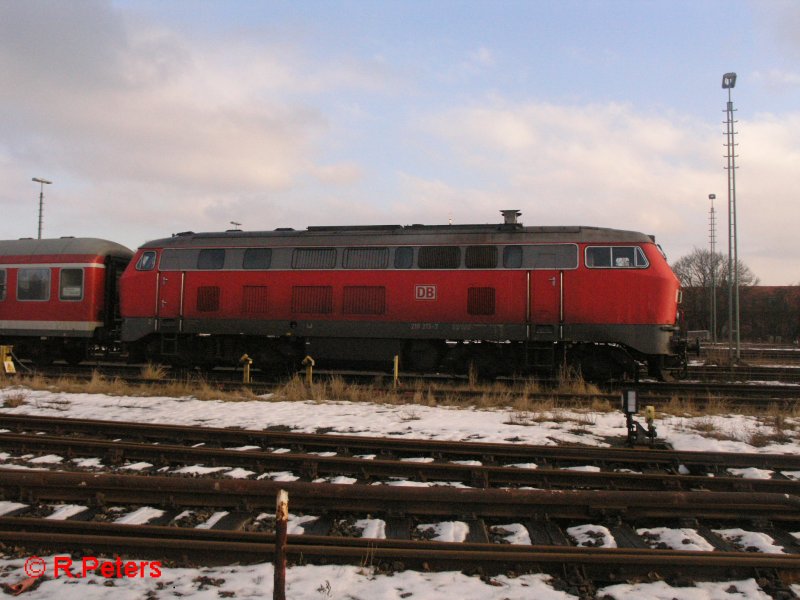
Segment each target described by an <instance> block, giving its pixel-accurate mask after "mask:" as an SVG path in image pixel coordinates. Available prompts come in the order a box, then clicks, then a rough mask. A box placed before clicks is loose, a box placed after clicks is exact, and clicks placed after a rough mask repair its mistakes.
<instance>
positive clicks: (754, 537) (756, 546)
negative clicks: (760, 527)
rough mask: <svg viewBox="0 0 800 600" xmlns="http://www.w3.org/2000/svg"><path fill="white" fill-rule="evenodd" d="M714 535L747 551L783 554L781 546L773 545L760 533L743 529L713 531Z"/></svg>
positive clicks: (767, 536)
mask: <svg viewBox="0 0 800 600" xmlns="http://www.w3.org/2000/svg"><path fill="white" fill-rule="evenodd" d="M713 531H714V533H716V534H717V535H719V536H721V537H722V538H724V539H725V540H727V541H729V542H731V543H732V544H734V545H735V546H738V547H740V548H742V549H743V550H747V551H756V552H765V553H767V554H785V552H784V550H783V546H778V545H776V544H775V540H774V539H772V537H771V536H769V535H767V534H766V533H761V532H760V531H745V530H744V529H738V528H737V529H714V530H713Z"/></svg>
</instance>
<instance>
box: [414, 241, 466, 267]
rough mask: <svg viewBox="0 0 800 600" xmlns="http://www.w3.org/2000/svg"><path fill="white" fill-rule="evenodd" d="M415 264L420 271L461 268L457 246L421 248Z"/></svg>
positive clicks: (459, 249) (459, 250)
mask: <svg viewBox="0 0 800 600" xmlns="http://www.w3.org/2000/svg"><path fill="white" fill-rule="evenodd" d="M417 263H418V266H419V268H420V269H457V268H458V267H459V266H461V248H459V247H458V246H422V247H421V248H420V249H419V256H418V258H417Z"/></svg>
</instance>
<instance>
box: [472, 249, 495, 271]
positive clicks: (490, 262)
mask: <svg viewBox="0 0 800 600" xmlns="http://www.w3.org/2000/svg"><path fill="white" fill-rule="evenodd" d="M464 264H465V265H466V266H467V268H468V269H494V268H495V267H497V246H467V254H466V256H465V257H464Z"/></svg>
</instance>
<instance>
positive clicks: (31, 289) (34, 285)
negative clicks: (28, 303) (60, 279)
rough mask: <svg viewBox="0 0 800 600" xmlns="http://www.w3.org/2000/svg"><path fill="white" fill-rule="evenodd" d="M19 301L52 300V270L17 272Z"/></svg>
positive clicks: (21, 270) (22, 270)
mask: <svg viewBox="0 0 800 600" xmlns="http://www.w3.org/2000/svg"><path fill="white" fill-rule="evenodd" d="M17 300H50V269H20V270H19V271H17Z"/></svg>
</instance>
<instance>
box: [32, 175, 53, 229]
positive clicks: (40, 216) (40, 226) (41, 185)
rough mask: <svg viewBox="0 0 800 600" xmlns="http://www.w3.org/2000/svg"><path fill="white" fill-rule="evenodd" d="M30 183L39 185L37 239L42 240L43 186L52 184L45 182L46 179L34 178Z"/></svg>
mask: <svg viewBox="0 0 800 600" xmlns="http://www.w3.org/2000/svg"><path fill="white" fill-rule="evenodd" d="M32 181H35V182H36V183H38V184H40V189H39V237H38V239H42V216H43V213H42V210H43V208H44V186H45V185H50V184H51V183H53V182H52V181H47V179H42V178H41V177H34V178H33V179H32Z"/></svg>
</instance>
